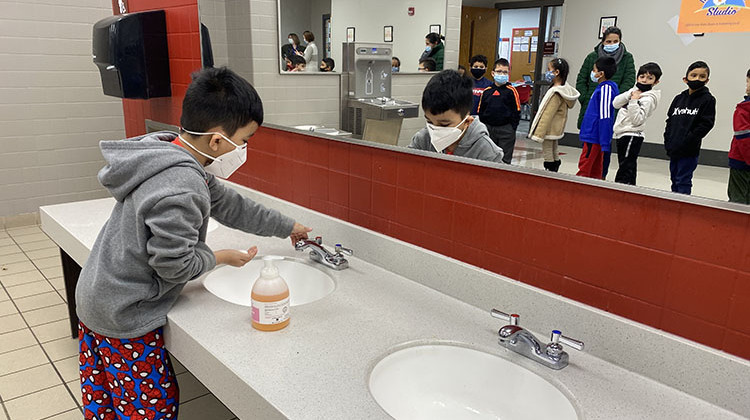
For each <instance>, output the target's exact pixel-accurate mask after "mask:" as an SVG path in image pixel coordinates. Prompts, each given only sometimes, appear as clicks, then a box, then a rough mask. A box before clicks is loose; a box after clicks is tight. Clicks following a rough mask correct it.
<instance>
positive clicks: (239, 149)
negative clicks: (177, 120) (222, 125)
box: [177, 128, 247, 179]
mask: <svg viewBox="0 0 750 420" xmlns="http://www.w3.org/2000/svg"><path fill="white" fill-rule="evenodd" d="M182 130H183V131H185V132H186V133H190V134H192V135H194V136H207V135H211V134H218V135H220V136H221V137H223V138H224V140H226V141H228V142H229V143H231V144H232V146H234V150H232V151H231V152H227V153H224V154H223V155H221V156H219V157H213V156H209V155H207V154H205V153H203V152H201V151H200V150H198V149H196V148H195V146H193V145H192V144H190V142H188V141H187V140H185V139H184V138H182V136H177V137H179V138H180V140H181V141H182V144H185V145H187V146H188V147H190V148H191V149H193V150H195V151H196V152H198V153H199V154H200V155H201V156H203V157H206V158H208V159H211V160H212V161H213V162H211V163H210V164H208V165H207V166H205V167H204V168H203V169H204V170H205V171H206V172H208V173H209V174H212V175H215V176H217V177H219V178H221V179H227V178H229V177H230V176H232V174H233V173H234V172H235V171H236V170H237V169H239V168H240V166H242V164H243V163H245V161H247V145H246V144H244V145H242V146H238V145H237V144H235V143H234V142H233V141H232V140H229V137H227V136H225V135H223V134H221V133H216V132H214V133H198V132H195V131H189V130H185V129H184V128H183V129H182Z"/></svg>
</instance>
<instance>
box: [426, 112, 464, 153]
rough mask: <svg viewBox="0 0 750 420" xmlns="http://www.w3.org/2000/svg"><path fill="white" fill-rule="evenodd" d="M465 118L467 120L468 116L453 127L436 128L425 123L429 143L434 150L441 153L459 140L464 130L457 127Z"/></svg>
mask: <svg viewBox="0 0 750 420" xmlns="http://www.w3.org/2000/svg"><path fill="white" fill-rule="evenodd" d="M467 118H469V116H468V115H467V116H466V117H464V119H463V120H461V122H460V123H458V124H456V125H455V126H454V127H437V126H435V125H433V124H430V123H427V132H428V133H429V134H430V143H432V146H433V147H434V148H435V150H437V151H438V152H442V151H443V150H445V148H446V147H448V146H450V145H451V144H453V143H455V142H456V141H457V140H458V139H459V138H461V136H462V135H463V134H464V131H466V129H463V130H461V129H460V128H458V127H459V126H461V124H463V123H464V121H466V119H467Z"/></svg>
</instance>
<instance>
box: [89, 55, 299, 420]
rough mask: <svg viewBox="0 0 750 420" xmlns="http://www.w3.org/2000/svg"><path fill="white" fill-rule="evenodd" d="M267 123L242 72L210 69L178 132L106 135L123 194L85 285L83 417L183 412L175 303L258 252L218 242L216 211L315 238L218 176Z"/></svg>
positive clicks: (108, 181)
mask: <svg viewBox="0 0 750 420" xmlns="http://www.w3.org/2000/svg"><path fill="white" fill-rule="evenodd" d="M262 123H263V104H262V102H261V100H260V97H259V96H258V93H257V92H256V91H255V89H254V88H253V87H252V86H251V85H250V84H249V83H248V82H247V81H246V80H245V79H243V78H241V77H240V76H238V75H237V74H236V73H234V72H232V71H231V70H229V69H227V68H226V67H222V68H205V69H203V70H201V71H200V72H198V73H196V74H195V75H194V78H193V81H192V83H191V84H190V86H188V89H187V92H186V93H185V99H184V100H183V102H182V116H181V117H180V124H181V125H182V128H181V129H180V134H179V135H176V133H169V132H159V133H151V134H147V135H145V136H141V137H136V138H131V139H126V140H120V141H102V142H101V143H100V145H99V146H100V148H101V150H102V155H103V156H104V159H105V160H106V162H107V164H106V166H105V167H104V168H103V169H102V170H101V171H100V172H99V182H101V183H102V185H104V186H105V187H106V188H107V189H108V190H109V192H110V193H111V194H112V196H113V197H114V198H115V200H116V203H115V206H114V208H113V209H112V215H111V216H110V218H109V220H108V221H107V223H106V224H105V225H104V227H103V228H102V230H101V232H99V236H98V237H97V239H96V242H95V243H94V246H93V248H92V249H91V254H90V255H89V258H88V260H87V261H86V264H85V265H84V267H83V270H82V271H81V274H80V277H79V279H78V285H77V287H76V305H77V308H76V312H77V314H78V318H79V319H80V323H79V325H78V338H79V362H80V363H79V364H80V379H81V393H82V400H83V409H84V413H83V414H84V417H85V418H87V419H94V418H97V419H98V418H105V417H106V418H114V417H115V416H117V418H149V419H154V418H159V419H177V418H178V402H179V388H178V386H177V382H176V377H175V374H174V371H173V369H172V366H171V364H170V360H169V354H168V353H167V351H166V350H165V348H164V336H163V333H162V327H163V326H164V324H165V323H166V322H167V312H169V310H170V309H171V308H172V306H173V305H174V303H175V301H176V300H177V298H178V297H179V295H180V292H181V291H182V288H183V287H184V286H185V283H187V282H188V281H190V280H193V279H195V278H197V277H198V276H200V275H201V274H203V273H205V272H207V271H209V270H212V269H213V268H214V267H215V266H216V265H217V264H229V265H232V266H235V267H241V266H243V265H245V264H246V263H247V262H248V261H250V260H251V259H252V258H253V257H254V256H255V254H256V253H257V252H258V249H257V247H251V248H250V249H248V250H247V251H246V252H243V251H237V250H233V249H224V250H218V251H214V250H212V249H211V248H209V247H208V245H206V230H207V227H208V220H209V216H213V217H214V218H216V220H218V221H219V222H220V223H222V224H224V225H227V226H229V227H233V228H235V229H239V230H242V231H244V232H247V233H252V234H255V235H260V236H276V237H279V238H286V237H291V239H292V241H293V242H295V241H297V240H299V239H302V238H306V237H307V232H309V231H310V230H311V229H309V228H307V227H305V226H303V225H301V224H299V223H295V221H294V220H293V219H291V218H289V217H287V216H284V215H282V214H281V213H279V212H278V211H276V210H272V209H269V208H266V207H264V206H262V205H260V204H258V203H256V202H254V201H252V200H250V199H248V198H244V197H242V196H241V195H240V194H239V193H237V192H235V191H234V190H232V189H230V188H227V187H226V186H225V185H224V184H223V183H222V182H220V181H218V180H217V177H218V178H222V179H226V178H228V177H229V176H230V175H231V174H232V173H233V172H234V171H236V170H237V169H238V168H239V167H240V166H242V164H243V163H244V162H245V160H246V154H247V142H248V140H249V139H250V137H251V136H252V135H253V134H254V133H255V132H256V130H257V129H258V127H259V126H260V124H262ZM248 328H249V327H248Z"/></svg>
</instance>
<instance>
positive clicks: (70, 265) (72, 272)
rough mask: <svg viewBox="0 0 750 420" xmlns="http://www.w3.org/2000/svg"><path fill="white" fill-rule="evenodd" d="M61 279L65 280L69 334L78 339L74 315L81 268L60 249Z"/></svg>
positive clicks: (75, 315)
mask: <svg viewBox="0 0 750 420" xmlns="http://www.w3.org/2000/svg"><path fill="white" fill-rule="evenodd" d="M60 259H61V260H62V270H63V278H64V280H65V300H67V301H68V317H69V318H70V334H71V336H72V337H73V338H78V315H77V314H76V285H77V284H78V276H79V275H80V274H81V266H80V265H78V263H77V262H76V261H75V260H74V259H73V258H71V256H70V255H68V254H67V253H66V252H65V251H63V249H62V248H60Z"/></svg>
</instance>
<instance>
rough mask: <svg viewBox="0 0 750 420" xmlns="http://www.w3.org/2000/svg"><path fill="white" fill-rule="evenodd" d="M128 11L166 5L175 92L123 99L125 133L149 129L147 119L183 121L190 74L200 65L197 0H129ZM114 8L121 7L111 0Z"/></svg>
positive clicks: (138, 10) (141, 131) (170, 68)
mask: <svg viewBox="0 0 750 420" xmlns="http://www.w3.org/2000/svg"><path fill="white" fill-rule="evenodd" d="M127 4H128V12H130V13H134V12H145V11H148V10H160V9H163V10H164V11H165V14H166V19H167V48H168V49H169V72H170V78H171V82H172V96H171V97H169V98H154V99H149V100H143V99H123V100H122V106H123V113H124V116H125V134H126V135H127V136H128V137H133V136H137V135H140V134H144V133H145V132H146V127H145V122H144V121H145V120H146V119H151V120H154V121H159V122H163V123H168V124H174V125H178V126H179V125H180V114H181V113H182V99H183V98H184V97H185V91H186V90H187V87H188V85H189V84H190V74H191V73H192V72H194V71H196V70H199V69H200V68H201V54H200V25H199V20H198V2H197V0H161V1H158V2H155V1H151V0H128V2H127ZM112 8H113V10H115V11H117V10H119V9H118V7H117V0H112Z"/></svg>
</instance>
